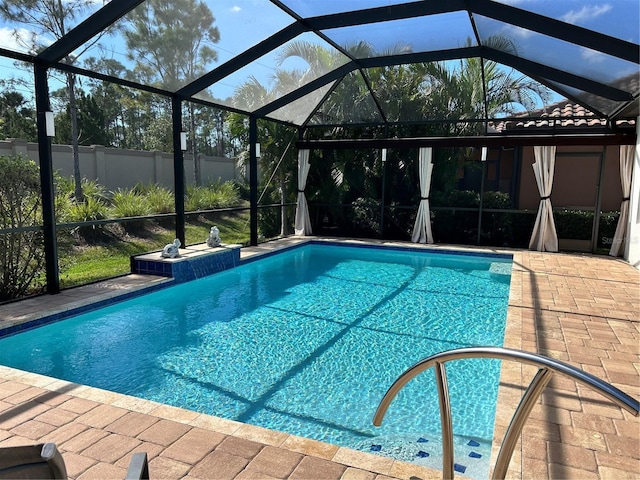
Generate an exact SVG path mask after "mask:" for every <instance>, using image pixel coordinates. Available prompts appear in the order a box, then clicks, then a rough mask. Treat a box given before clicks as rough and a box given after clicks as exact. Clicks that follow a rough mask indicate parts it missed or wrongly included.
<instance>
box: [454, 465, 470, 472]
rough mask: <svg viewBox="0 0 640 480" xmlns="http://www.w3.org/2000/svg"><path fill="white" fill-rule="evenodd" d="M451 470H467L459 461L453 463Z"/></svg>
mask: <svg viewBox="0 0 640 480" xmlns="http://www.w3.org/2000/svg"><path fill="white" fill-rule="evenodd" d="M453 470H454V471H456V472H458V473H464V472H466V471H467V467H465V466H464V465H460V464H459V463H454V464H453Z"/></svg>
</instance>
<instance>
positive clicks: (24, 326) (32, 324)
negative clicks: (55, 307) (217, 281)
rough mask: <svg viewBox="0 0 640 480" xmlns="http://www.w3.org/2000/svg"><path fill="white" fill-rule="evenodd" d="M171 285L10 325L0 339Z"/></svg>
mask: <svg viewBox="0 0 640 480" xmlns="http://www.w3.org/2000/svg"><path fill="white" fill-rule="evenodd" d="M172 285H175V283H174V282H167V283H161V284H156V285H151V286H148V287H145V288H141V289H140V290H134V291H132V292H127V293H123V294H122V295H118V296H117V297H111V298H106V299H104V300H100V301H98V302H94V303H91V304H87V305H82V306H80V307H77V308H72V309H70V310H65V311H63V312H58V313H54V314H52V315H48V316H46V317H41V318H36V319H34V320H31V321H29V322H25V323H21V324H19V325H12V326H11V327H7V328H2V329H0V338H2V337H8V336H11V335H15V334H17V333H21V332H24V331H26V330H33V329H34V328H38V327H41V326H43V325H48V324H50V323H55V322H58V321H60V320H64V319H66V318H69V317H73V316H74V315H79V314H81V313H86V312H90V311H92V310H97V309H99V308H102V307H107V306H109V305H114V304H116V303H120V302H122V301H124V300H129V299H130V298H134V297H139V296H142V295H146V294H148V293H151V292H155V291H158V290H163V289H165V288H167V287H171V286H172Z"/></svg>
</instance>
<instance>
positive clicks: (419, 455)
mask: <svg viewBox="0 0 640 480" xmlns="http://www.w3.org/2000/svg"><path fill="white" fill-rule="evenodd" d="M428 456H429V454H428V453H427V452H425V451H423V450H420V451H419V452H418V453H416V457H420V458H426V457H428Z"/></svg>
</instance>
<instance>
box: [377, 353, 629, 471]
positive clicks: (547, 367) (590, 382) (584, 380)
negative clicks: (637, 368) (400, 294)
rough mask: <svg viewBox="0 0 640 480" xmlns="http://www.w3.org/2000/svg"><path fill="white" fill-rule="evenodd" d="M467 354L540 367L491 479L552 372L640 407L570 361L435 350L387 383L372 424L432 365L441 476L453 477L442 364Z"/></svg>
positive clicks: (507, 457) (506, 462)
mask: <svg viewBox="0 0 640 480" xmlns="http://www.w3.org/2000/svg"><path fill="white" fill-rule="evenodd" d="M467 358H494V359H500V360H515V361H519V362H521V363H526V364H529V365H535V366H537V367H541V368H540V369H539V370H538V372H537V373H536V375H535V376H534V377H533V379H532V380H531V383H530V384H529V386H528V387H527V390H526V391H525V393H524V395H523V397H522V399H521V400H520V403H519V405H518V407H517V408H516V410H515V412H514V414H513V417H512V418H511V422H510V423H509V427H508V428H507V431H506V433H505V435H504V439H503V440H502V445H501V446H500V451H499V453H498V458H497V459H496V465H495V468H494V470H493V479H495V480H503V479H504V478H505V476H506V474H507V469H508V467H509V462H510V461H511V456H512V455H513V450H514V449H515V446H516V443H517V440H518V436H519V435H520V433H521V432H522V428H523V427H524V424H525V422H526V421H527V419H528V418H529V414H530V413H531V410H532V409H533V407H534V405H535V403H536V401H537V399H538V397H539V396H540V394H541V393H542V391H543V390H544V388H545V387H546V386H547V384H548V383H549V381H550V380H551V377H552V376H553V374H554V373H560V374H562V375H566V376H568V377H570V378H572V379H574V380H575V381H577V382H579V383H581V384H583V385H586V386H587V387H590V388H591V389H592V390H595V391H596V392H599V393H600V394H602V395H604V396H605V397H607V398H608V399H609V400H611V401H612V402H613V403H615V404H616V405H618V406H619V407H621V408H624V409H625V410H627V411H628V412H630V413H632V414H633V415H635V416H636V417H637V416H638V412H639V410H640V402H638V401H637V400H635V399H634V398H632V397H630V396H629V395H627V394H626V393H624V392H623V391H622V390H620V389H618V388H616V387H614V386H613V385H611V384H609V383H607V382H605V381H604V380H601V379H600V378H598V377H596V376H594V375H591V374H590V373H588V372H585V371H583V370H580V369H578V368H576V367H574V366H572V365H569V364H567V363H564V362H561V361H559V360H555V359H552V358H548V357H543V356H542V355H537V354H534V353H529V352H524V351H521V350H512V349H508V348H499V347H469V348H458V349H454V350H448V351H446V352H441V353H437V354H435V355H432V356H430V357H428V358H425V359H424V360H421V361H420V362H418V363H416V364H415V365H413V366H412V367H410V368H409V369H407V370H406V371H405V372H404V373H403V374H402V375H400V376H399V377H398V378H397V379H396V381H395V382H393V384H392V385H391V387H389V390H387V393H385V395H384V397H383V398H382V400H381V401H380V404H379V405H378V409H377V410H376V413H375V415H374V417H373V424H374V425H375V426H377V427H379V426H380V424H381V423H382V419H383V418H384V415H385V413H386V412H387V409H388V408H389V405H390V404H391V402H392V401H393V399H394V398H395V396H396V395H397V394H398V392H399V391H400V390H402V388H403V387H404V386H405V385H406V384H407V383H408V382H409V381H410V380H411V379H413V378H414V377H415V376H417V375H418V374H420V373H422V372H423V371H425V370H428V369H429V368H431V367H434V369H435V374H436V384H437V388H438V400H439V403H440V421H441V423H442V478H443V479H452V478H453V475H454V474H453V427H452V425H451V405H450V402H449V389H448V387H447V375H446V371H445V367H444V364H445V363H446V362H449V361H452V360H462V359H467Z"/></svg>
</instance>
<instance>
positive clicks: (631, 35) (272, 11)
mask: <svg viewBox="0 0 640 480" xmlns="http://www.w3.org/2000/svg"><path fill="white" fill-rule="evenodd" d="M400 1H402V0H400ZM497 1H498V2H500V3H505V4H508V5H512V6H515V7H518V8H523V9H530V10H531V11H533V12H536V13H540V14H544V15H548V16H551V17H553V18H557V19H559V20H563V21H566V22H569V23H573V24H576V25H579V26H583V27H586V28H591V29H594V30H597V31H600V32H602V33H605V34H608V35H613V36H616V37H619V38H622V39H624V40H629V41H631V42H634V43H638V41H639V38H638V37H639V35H640V34H639V30H640V27H639V23H640V21H635V22H634V21H629V19H630V18H631V19H633V18H635V19H640V1H638V0H497ZM205 3H207V4H208V5H209V7H210V9H211V10H212V12H213V15H214V17H215V26H217V27H218V29H219V31H220V41H219V42H218V43H217V44H215V45H213V48H214V49H215V50H217V51H218V57H219V58H218V62H217V63H216V64H214V65H212V66H217V65H220V64H222V63H224V62H225V61H227V60H229V59H230V58H232V57H233V56H234V55H235V54H238V53H240V52H242V51H245V50H247V49H249V48H250V47H251V46H252V45H253V44H255V43H257V42H259V41H261V40H264V39H266V38H267V37H269V36H270V35H272V34H273V33H275V32H277V31H279V30H281V29H282V28H284V27H285V26H287V25H289V24H290V23H292V19H291V17H289V16H288V15H287V14H286V13H284V12H283V11H281V10H280V9H279V8H277V7H275V6H274V5H273V4H271V3H270V2H269V1H268V0H205ZM284 3H285V4H287V5H289V6H290V7H291V8H293V9H299V11H300V12H301V14H303V15H319V14H326V13H329V12H330V11H332V9H336V11H344V10H345V9H347V8H350V7H353V6H356V7H358V8H359V7H365V6H383V5H388V4H391V3H396V2H395V1H394V0H322V1H320V0H284ZM97 6H99V5H97ZM474 18H475V20H476V24H477V27H478V31H479V33H480V35H481V36H490V35H494V34H505V35H509V36H510V37H511V38H513V39H514V40H515V42H516V45H517V47H518V49H519V53H520V54H524V55H526V56H531V58H532V59H534V60H536V61H538V62H540V63H543V64H546V65H550V66H554V67H557V68H560V69H563V68H565V67H567V66H570V67H571V68H578V69H581V70H582V72H583V73H585V74H586V75H587V76H589V77H590V78H593V79H594V80H602V81H613V80H615V79H616V77H620V76H623V75H625V74H629V73H633V72H634V71H637V65H634V64H631V63H629V62H623V61H619V60H617V59H615V58H612V57H608V56H606V55H603V54H601V53H598V52H594V51H592V50H588V49H586V48H583V47H578V46H573V45H569V44H566V43H564V42H560V43H559V42H558V41H557V40H555V39H551V38H549V37H545V36H544V35H540V34H537V33H535V32H532V31H528V30H524V29H522V28H518V27H513V26H511V25H507V24H504V23H501V22H498V21H495V20H493V19H490V18H484V17H481V16H479V15H474ZM421 20H422V19H407V20H404V21H395V22H387V23H386V24H385V25H381V26H376V25H365V26H359V27H356V28H354V29H352V30H348V29H334V30H330V31H326V32H324V33H326V34H327V35H329V36H330V37H331V38H333V39H334V40H335V42H336V43H338V44H341V45H344V44H346V43H349V42H350V41H353V40H354V39H356V38H358V39H364V40H367V41H369V42H370V43H371V44H372V45H373V46H374V48H376V49H378V50H381V51H382V50H387V49H391V48H394V47H396V46H397V43H398V38H402V37H401V36H403V35H404V34H405V32H408V31H414V32H416V33H417V34H416V35H415V36H414V37H413V38H409V39H407V45H406V46H405V47H408V48H410V49H411V50H413V51H420V50H430V49H436V50H437V49H446V48H456V47H460V46H463V44H464V43H465V42H466V40H467V38H469V37H470V36H472V30H471V28H470V24H469V22H468V16H467V14H466V12H453V13H448V14H442V15H436V16H433V17H432V20H433V21H430V22H429V25H428V27H427V28H414V29H413V30H412V27H416V26H418V25H420V22H421ZM16 28H17V29H18V31H19V32H20V33H21V34H22V35H24V36H25V37H24V38H28V35H29V34H30V33H29V29H28V26H27V25H21V24H8V23H7V22H4V21H2V20H0V47H2V48H7V49H10V50H17V51H24V48H22V47H20V46H19V45H17V44H16V42H15V39H14V38H13V36H12V32H13V30H14V29H16ZM354 35H355V36H354ZM302 39H303V40H306V41H318V42H321V43H324V42H323V41H322V40H320V39H317V37H316V36H315V35H313V34H309V33H308V34H305V35H304V36H303V37H302ZM316 39H317V40H316ZM43 41H45V42H47V41H50V40H46V39H44V40H43ZM100 44H101V46H102V49H101V50H100V49H98V48H97V47H94V48H93V49H91V50H89V51H87V52H85V53H84V54H83V55H82V57H81V58H80V60H83V59H86V58H88V57H91V56H94V57H99V56H102V55H106V56H108V57H110V58H113V59H116V60H118V61H120V62H121V63H123V64H125V65H126V66H128V67H131V62H130V61H129V60H128V59H127V58H126V47H125V42H124V41H123V39H122V38H120V37H119V36H113V37H105V38H103V39H102V40H101V41H100ZM324 45H325V46H327V44H324ZM559 49H564V50H562V51H559ZM12 64H13V61H11V60H9V59H6V58H1V57H0V69H1V71H2V73H0V78H9V77H11V76H12V75H22V73H21V72H19V71H16V70H15V68H14V67H13V65H12ZM286 66H288V67H291V68H302V67H304V64H303V63H302V62H290V64H288V65H286ZM275 69H276V61H275V58H274V55H273V53H271V54H269V55H266V56H265V57H263V58H261V59H260V60H259V61H258V62H256V64H255V65H253V66H251V67H247V68H244V69H241V70H240V71H238V72H236V73H235V74H233V75H232V76H230V77H229V78H225V79H223V80H222V81H221V82H219V83H218V84H217V85H214V86H213V87H212V88H211V92H212V93H213V94H214V96H215V97H217V98H225V97H228V96H231V95H232V94H233V92H234V89H235V87H236V86H238V85H240V84H242V83H243V82H244V81H246V80H247V79H248V78H249V76H251V75H253V76H256V77H257V78H258V80H260V81H261V83H263V84H265V83H268V81H269V79H270V77H271V76H272V75H273V73H274V71H275ZM634 69H635V70H634ZM51 88H53V87H51Z"/></svg>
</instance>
